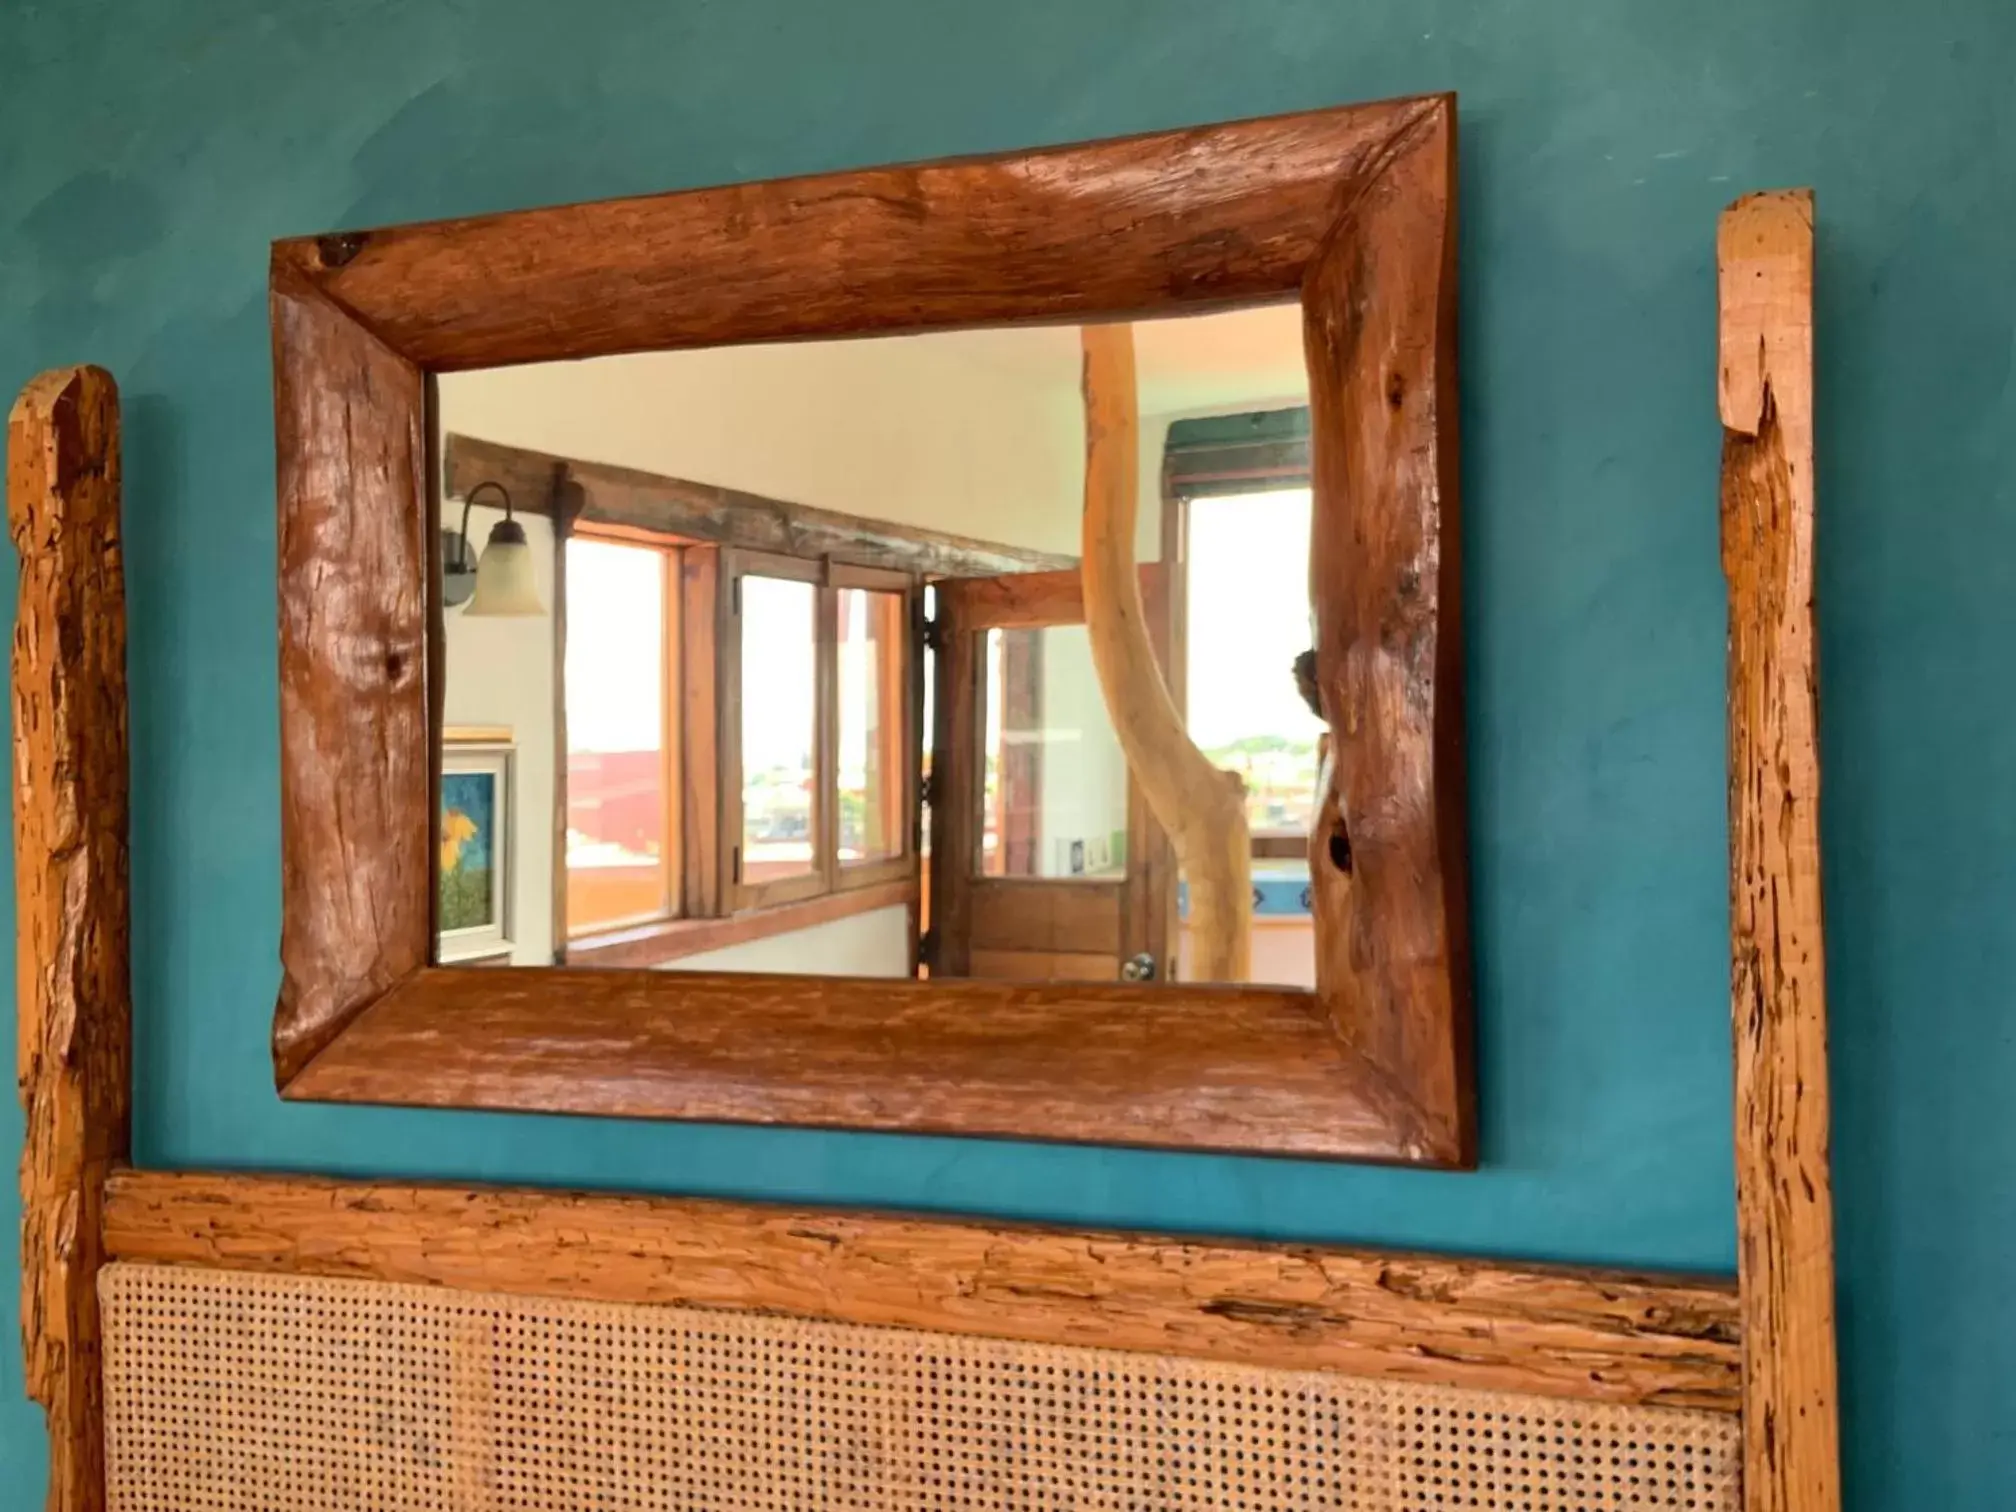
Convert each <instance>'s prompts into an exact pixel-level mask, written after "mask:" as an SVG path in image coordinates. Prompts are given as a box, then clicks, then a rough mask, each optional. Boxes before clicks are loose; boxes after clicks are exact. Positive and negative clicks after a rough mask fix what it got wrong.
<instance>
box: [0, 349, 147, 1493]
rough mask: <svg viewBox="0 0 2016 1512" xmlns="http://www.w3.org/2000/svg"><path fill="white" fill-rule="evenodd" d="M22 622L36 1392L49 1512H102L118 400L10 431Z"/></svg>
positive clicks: (120, 1071) (24, 965) (69, 382)
mask: <svg viewBox="0 0 2016 1512" xmlns="http://www.w3.org/2000/svg"><path fill="white" fill-rule="evenodd" d="M7 520H8V528H9V531H10V533H11V534H12V536H13V540H14V549H15V550H16V551H17V552H18V553H19V555H20V564H21V576H20V595H19V598H18V600H17V602H16V607H15V617H14V659H13V690H14V889H15V894H14V896H15V930H16V946H15V952H16V955H15V969H16V976H15V991H16V999H15V1001H16V1013H17V1020H16V1036H17V1045H16V1074H17V1076H18V1078H19V1092H20V1098H21V1107H22V1111H23V1113H24V1115H25V1119H26V1133H25V1138H24V1140H23V1144H22V1150H21V1343H22V1350H23V1354H24V1356H25V1370H24V1385H25V1387H26V1390H27V1393H28V1395H29V1396H30V1397H31V1398H33V1399H34V1400H35V1401H37V1402H40V1403H41V1404H42V1406H43V1408H44V1409H45V1411H46V1413H47V1417H48V1425H49V1493H48V1506H49V1507H50V1509H51V1512H97V1509H99V1508H101V1507H102V1506H103V1505H104V1498H105V1484H104V1480H105V1471H104V1413H103V1408H104V1403H103V1393H102V1388H101V1385H100V1370H99V1328H98V1294H97V1275H98V1267H99V1265H100V1263H101V1261H102V1259H103V1253H102V1248H101V1244H100V1231H101V1221H100V1220H101V1212H102V1200H103V1193H104V1184H105V1179H106V1177H107V1175H108V1174H109V1172H110V1170H111V1168H112V1166H113V1165H114V1163H115V1162H117V1161H120V1160H123V1159H124V1158H125V1156H126V1148H127V1129H128V1090H127V1089H128V1086H129V1084H130V1082H131V1079H132V1077H131V1071H132V1052H131V1041H130V1034H131V1023H132V995H131V984H130V981H129V978H128V967H127V946H128V939H129V927H128V926H129V906H128V896H129V893H128V867H127V853H126V821H127V764H128V761H127V742H126V599H125V577H124V569H123V568H122V566H121V550H120V544H119V397H118V390H117V388H116V386H115V385H114V383H113V381H112V375H111V374H109V373H107V372H105V371H104V370H103V369H102V368H93V367H81V368H66V369H61V370H59V371H56V372H50V373H44V374H43V375H41V376H40V377H38V378H36V379H35V380H34V381H33V382H31V383H30V384H29V385H28V386H27V388H26V389H24V390H23V391H22V394H21V396H20V398H19V400H18V401H17V402H16V403H15V405H14V408H13V411H12V413H11V415H10V416H9V419H8V425H7Z"/></svg>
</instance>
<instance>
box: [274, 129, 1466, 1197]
mask: <svg viewBox="0 0 2016 1512" xmlns="http://www.w3.org/2000/svg"><path fill="white" fill-rule="evenodd" d="M1455 149H1456V116H1455V102H1454V99H1453V97H1451V96H1447V95H1435V96H1425V97H1419V98H1413V99H1405V100H1395V101H1386V102H1381V103H1377V104H1368V105H1354V106H1346V107H1342V108H1338V109H1332V110H1321V111H1314V112H1309V113H1305V114H1300V115H1290V116H1280V117H1273V118H1268V119H1263V120H1254V121H1244V122H1235V123H1231V124H1227V125H1217V126H1208V127H1200V128H1195V129H1186V130H1179V131H1169V132H1162V133H1157V134H1153V135H1147V136H1141V137H1134V138H1127V139H1122V140H1116V141H1108V142H1095V143H1090V144H1084V145H1079V146H1071V147H1062V148H1054V149H1047V150H1042V151H1036V152H1022V153H1011V154H1007V155H1004V156H999V157H992V158H982V159H971V160H963V161H953V162H946V163H939V164H929V165H924V166H911V167H900V168H884V169H871V170H866V171H859V172H847V173H836V174H827V175H822V176H818V177H814V178H808V179H798V180H784V181H778V182H773V183H767V184H755V185H749V184H743V185H734V186H729V187H726V188H720V189H703V190H695V191H690V192H685V193H675V194H665V195H658V196H652V197H645V198H639V199H630V200H619V201H610V202H605V203H600V204H587V205H572V206H565V207H560V208H554V209H544V210H532V211H525V212H519V213H512V214H503V215H491V216H482V217H477V218H474V219H469V220H458V221H443V222H434V223H430V224H422V225H411V226H401V227H391V228H386V229H382V230H376V231H363V232H337V233H331V234H327V235H321V236H309V237H302V238H297V239H294V240H289V241H283V242H279V243H277V244H275V246H274V248H273V258H272V278H271V310H272V325H273V350H274V367H275V383H274V394H275V413H276V455H277V460H278V475H279V514H280V523H279V539H280V574H279V597H280V604H281V612H280V682H281V719H282V731H281V796H282V834H281V844H282V852H283V859H284V865H283V869H282V878H283V884H282V885H283V897H282V903H283V907H282V916H283V919H282V940H281V956H282V964H283V968H284V980H283V985H282V988H281V993H280V998H279V1003H278V1007H277V1009H276V1013H275V1018H274V1025H273V1049H274V1065H275V1072H276V1079H277V1081H278V1083H279V1085H280V1087H281V1088H282V1090H283V1092H284V1094H285V1095H286V1096H288V1097H290V1098H298V1099H307V1100H318V1099H319V1100H337V1101H361V1102H390V1103H403V1104H417V1105H430V1106H450V1107H481V1108H493V1109H518V1110H547V1111H561V1112H577V1113H602V1114H612V1115H624V1116H642V1117H663V1118H684V1119H728V1120H734V1121H741V1122H757V1123H779V1122H788V1123H812V1124H826V1125H837V1126H845V1127H855V1128H876V1129H914V1130H931V1131H937V1132H948V1133H964V1134H992V1135H1010V1136H1021V1137H1029V1138H1043V1139H1063V1140H1075V1141H1089V1142H1102V1143H1123V1144H1140V1145H1157V1146H1167V1147H1189V1148H1214V1149H1226V1150H1247V1151H1268V1152H1277V1153H1297V1154H1304V1155H1317V1156H1324V1157H1332V1158H1346V1159H1368V1160H1379V1161H1397V1162H1409V1163H1416V1164H1426V1165H1439V1166H1456V1167H1462V1166H1468V1165H1470V1164H1472V1163H1473V1162H1474V1159H1475V1139H1474V1129H1475V1114H1474V1097H1473V1087H1472V1081H1473V1077H1472V1070H1471V1040H1470V1006H1469V999H1470V967H1469V943H1468V939H1469V929H1468V919H1467V910H1468V898H1467V881H1466V860H1465V857H1466V839H1465V833H1464V827H1465V793H1464V784H1463V776H1462V711H1461V688H1462V681H1463V679H1462V671H1461V643H1462V636H1461V633H1460V628H1459V622H1458V599H1459V592H1458V576H1459V564H1460V561H1461V556H1462V553H1461V550H1460V546H1459V537H1458V531H1457V520H1456V515H1457V478H1456V445H1455V441H1456V433H1455V421H1456V402H1455V400H1456V389H1455V381H1456V377H1455V238H1454V224H1455V192H1456V177H1455ZM835 248H840V249H843V251H842V255H837V256H836V255H835V254H834V251H833V249H835ZM1298 296H1299V298H1300V299H1301V301H1302V305H1303V309H1304V312H1305V322H1304V323H1305V330H1306V332H1307V337H1306V339H1307V344H1308V348H1309V356H1310V365H1311V374H1312V384H1311V441H1312V451H1313V461H1314V483H1315V489H1316V494H1317V500H1318V504H1317V524H1316V528H1315V531H1314V537H1315V540H1314V545H1315V556H1314V561H1313V564H1312V582H1313V584H1314V592H1313V607H1314V610H1315V614H1316V618H1317V621H1318V626H1319V635H1318V644H1317V651H1318V658H1319V675H1320V678H1321V680H1322V682H1323V684H1324V693H1325V699H1326V708H1327V709H1328V710H1329V713H1330V723H1331V726H1332V732H1333V741H1334V742H1335V743H1336V744H1337V746H1338V748H1339V749H1340V751H1341V752H1342V755H1343V759H1340V760H1339V761H1338V762H1336V763H1335V768H1336V770H1335V773H1334V776H1333V783H1332V790H1331V794H1330V801H1329V803H1328V805H1327V806H1326V812H1325V820H1324V822H1325V823H1326V825H1328V826H1330V827H1331V829H1332V830H1334V831H1336V832H1338V833H1341V832H1342V830H1343V827H1344V825H1345V824H1346V822H1347V818H1353V819H1362V820H1364V821H1365V823H1364V825H1363V826H1362V833H1361V832H1355V831H1354V833H1353V835H1352V849H1351V851H1350V855H1351V856H1352V857H1353V858H1354V860H1353V866H1352V869H1351V870H1350V871H1348V872H1347V871H1345V870H1343V869H1342V867H1341V865H1340V866H1339V867H1338V868H1335V869H1333V872H1332V873H1330V874H1326V875H1319V876H1318V877H1317V878H1316V879H1315V881H1314V883H1313V884H1312V885H1313V887H1314V890H1315V892H1316V894H1317V904H1316V915H1317V982H1318V986H1317V990H1316V991H1315V992H1314V993H1306V992H1294V991H1286V990H1280V989H1270V988H1258V987H1236V986H1221V987H1210V986H1179V985H1168V984H1145V985H1138V986H1137V985H1125V986H1110V987H1106V986H1100V987H1086V986H1082V985H1076V984H1047V985H1035V984H1027V983H1017V984H999V983H988V982H977V981H910V982H903V981H895V982H872V983H863V982H853V981H846V980H837V979H810V978H803V977H790V978H786V977H748V976H734V975H728V976H722V975H716V974H710V973H669V974H668V973H654V972H619V971H607V972H580V971H572V972H570V971H559V970H552V969H541V968H523V969H518V970H514V971H512V972H497V971H466V970H464V971H457V970H453V969H448V968H440V967H435V966H432V965H430V964H429V960H430V954H431V950H432V946H433V936H434V931H433V918H432V911H433V906H434V905H433V897H434V893H433V888H432V885H431V883H432V867H431V865H430V860H431V845H432V837H433V828H434V824H435V813H434V809H435V790H434V776H433V769H434V762H433V757H432V749H433V742H432V739H431V735H432V732H433V730H434V729H435V728H437V727H438V725H439V722H440V720H439V712H440V711H439V698H440V692H439V690H440V684H441V670H442V669H441V662H440V656H441V642H440V637H439V635H438V633H434V632H438V628H439V620H440V612H441V606H440V602H439V596H438V592H437V590H436V587H435V585H436V583H437V582H438V567H439V564H438V561H436V560H435V558H436V556H437V555H438V549H439V548H438V536H437V534H436V532H435V531H434V529H433V524H434V521H433V519H432V518H431V514H432V511H431V510H430V507H429V499H430V497H431V488H430V484H431V481H432V478H431V471H432V462H433V459H432V457H431V456H430V454H429V440H428V438H429V434H430V429H429V425H428V415H427V399H428V390H429V383H430V375H432V374H435V373H440V372H446V371H453V370H458V369H469V368H479V367H489V366H497V365H505V364H515V363H529V362H547V361H559V360H567V359H576V358H586V357H597V356H607V355H613V354H617V353H623V352H637V351H649V350H673V349H679V348H687V347H696V346H707V345H717V344H732V343H743V342H756V341H775V340H785V339H793V338H816V337H831V336H841V335H864V334H870V333H890V332H896V331H904V330H927V329H949V328H957V327H968V326H986V325H1003V324H1010V323H1015V322H1022V321H1048V322H1053V323H1055V322H1065V323H1085V322H1097V321H1104V320H1134V319H1148V318H1155V317H1164V316H1172V315H1180V314H1184V313H1202V312H1206V311H1210V310H1215V309H1225V308H1229V307H1233V306H1238V305H1241V304H1251V303H1261V302H1266V301H1270V300H1281V299H1290V298H1296V297H1298ZM1368 516H1369V517H1371V518H1373V519H1376V521H1377V526H1376V528H1367V529H1353V528H1352V525H1353V521H1354V520H1355V521H1357V522H1359V523H1360V524H1362V523H1363V522H1364V520H1365V519H1366V518H1367V517H1368ZM700 555H703V554H700V553H690V554H689V563H690V561H691V560H692V559H693V558H694V557H696V556H700ZM1375 643H1376V644H1377V645H1378V646H1379V647H1380V654H1379V655H1378V656H1371V655H1366V654H1361V653H1362V652H1363V651H1365V650H1366V648H1368V647H1370V646H1371V645H1373V644H1375ZM1347 709H1350V710H1353V711H1363V710H1373V709H1376V710H1378V711H1380V712H1379V717H1377V718H1374V719H1365V718H1359V717H1356V716H1355V714H1354V717H1352V718H1349V719H1346V718H1345V717H1344V711H1345V710H1347ZM692 786H693V784H692V783H691V782H689V783H688V788H689V790H690V789H691V788H692ZM1325 843H1326V837H1325V836H1324V835H1321V834H1319V835H1317V836H1315V837H1313V838H1312V851H1313V853H1315V854H1318V855H1322V854H1328V855H1341V854H1343V852H1342V851H1341V849H1340V848H1338V847H1336V846H1335V845H1334V844H1333V845H1330V846H1329V847H1328V848H1327V849H1325V848H1324V847H1325ZM689 880H691V879H690V877H689ZM899 1089H900V1092H901V1095H895V1094H896V1093H897V1092H898V1090H899Z"/></svg>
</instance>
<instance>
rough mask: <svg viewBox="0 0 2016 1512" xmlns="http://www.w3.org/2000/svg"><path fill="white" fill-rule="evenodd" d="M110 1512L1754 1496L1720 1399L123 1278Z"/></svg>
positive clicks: (110, 1318)
mask: <svg viewBox="0 0 2016 1512" xmlns="http://www.w3.org/2000/svg"><path fill="white" fill-rule="evenodd" d="M100 1291H101V1295H102V1297H103V1299H104V1339H105V1379H106V1439H107V1450H108V1455H107V1457H108V1460H109V1465H108V1471H107V1475H108V1481H109V1489H110V1504H111V1508H112V1512H199V1509H200V1512H223V1509H230V1512H246V1509H261V1512H309V1509H314V1512H330V1509H338V1508H343V1509H351V1508H355V1509H371V1512H419V1509H433V1508H441V1509H455V1512H465V1509H477V1508H483V1509H493V1508H494V1509H510V1512H534V1509H536V1512H582V1509H590V1508H593V1509H598V1512H601V1509H607V1512H628V1509H639V1508H652V1509H659V1508H679V1509H692V1512H743V1509H755V1508H764V1509H770V1508H808V1509H834V1512H838V1509H846V1508H860V1509H873V1512H886V1509H896V1508H902V1509H912V1508H915V1509H920V1512H921V1509H960V1512H978V1509H1009V1508H1014V1509H1035V1508H1066V1507H1068V1508H1081V1509H1090V1508H1113V1509H1121V1508H1135V1509H1193V1508H1199V1509H1201V1508H1209V1509H1213V1512H1260V1509H1276V1508H1280V1509H1305V1508H1335V1509H1342V1512H1403V1509H1404V1512H1414V1509H1422V1512H1438V1509H1457V1508H1503V1509H1508V1512H1510V1509H1517V1512H1610V1509H1619V1512H1623V1509H1630V1512H1665V1509H1676V1512H1677V1509H1689V1512H1706V1509H1711V1508H1727V1509H1732V1512H1733V1509H1735V1508H1736V1507H1737V1495H1736V1454H1737V1425H1736V1422H1735V1420H1734V1419H1732V1418H1726V1417H1719V1416H1716V1415H1713V1414H1709V1413H1697V1412H1685V1411H1676V1410H1672V1409H1661V1408H1628V1407H1606V1406H1595V1405H1590V1404H1587V1403H1574V1402H1560V1401H1550V1400H1543V1399H1539V1398H1532V1397H1516V1396H1505V1395H1499V1394H1496V1393H1491V1392H1480V1391H1468V1390H1456V1389H1451V1388H1446V1387H1428V1386H1412V1385H1404V1384H1398V1383H1394V1382H1389V1381H1369V1380H1358V1379H1352V1378H1348V1377H1340V1376H1330V1375H1317V1374H1307V1373H1301V1372H1293V1371H1273V1370H1266V1369H1259V1368H1252V1367H1243V1366H1229V1365H1217V1364H1211V1363H1207V1362H1203V1361H1197V1360H1186V1359H1173V1358H1166V1357H1163V1356H1157V1355H1142V1354H1125V1353H1117V1352H1113V1351H1109V1350H1097V1349H1079V1348H1068V1347H1052V1346H1045V1345H1034V1344H1016V1343H1008V1342H1002V1341H997V1340H991V1339H975V1338H968V1337H964V1336H961V1335H956V1334H938V1333H922V1332H911V1331H907V1330H900V1329H883V1328H863V1327H855V1326H851V1325H845V1324H830V1323H810V1322H801V1321H797V1320H793V1319H786V1318H768V1317H760V1316H754V1315H750V1314H742V1313H717V1312H703V1311H695V1310H689V1309H684V1308H673V1307H632V1306H616V1305H608V1304H602V1303H593V1302H572V1301H565V1300H555V1299H548V1298H525V1297H506V1296H494V1295H489V1294H485V1293H475V1292H462V1291H451V1290H446V1289H442V1288H435V1287H416V1286H395V1285H390V1284H385V1283H378V1282H350V1281H328V1280H321V1279H316V1278H308V1277H288V1276H260V1275H251V1274H245V1273H241V1272H232V1271H211V1270H185V1269H173V1268H166V1267H156V1266H139V1265H114V1266H110V1267H108V1268H107V1269H106V1270H105V1271H104V1272H102V1273H101V1277H100Z"/></svg>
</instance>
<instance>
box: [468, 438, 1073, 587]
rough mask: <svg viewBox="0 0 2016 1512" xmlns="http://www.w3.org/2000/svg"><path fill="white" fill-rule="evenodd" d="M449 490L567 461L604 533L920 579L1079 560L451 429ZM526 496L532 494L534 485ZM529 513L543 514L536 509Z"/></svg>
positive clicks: (511, 480) (588, 517)
mask: <svg viewBox="0 0 2016 1512" xmlns="http://www.w3.org/2000/svg"><path fill="white" fill-rule="evenodd" d="M447 451H448V473H447V488H448V492H449V494H450V495H451V496H460V495H461V494H464V493H466V492H467V491H468V490H469V489H471V488H474V487H475V486H476V485H477V484H478V483H479V482H483V481H485V480H489V481H497V482H502V483H503V484H504V486H505V487H506V488H508V489H510V491H511V496H512V497H513V498H514V499H515V498H518V497H520V495H519V488H520V487H521V486H523V487H526V488H531V489H535V490H536V488H537V486H538V480H539V479H540V477H541V476H542V475H547V474H550V473H553V472H555V471H557V470H559V469H565V471H566V474H567V477H568V478H569V479H570V480H571V481H572V482H573V483H574V484H576V485H577V486H578V487H579V488H580V490H581V512H580V519H581V520H582V521H583V523H585V524H587V525H589V526H590V527H592V528H595V529H597V530H599V531H602V532H608V531H610V530H620V531H637V532H641V533H643V534H645V535H650V536H677V537H678V538H679V539H681V540H688V541H706V542H710V543H712V544H714V545H717V546H735V547H740V548H742V549H743V550H747V551H767V552H776V553H780V554H782V555H785V556H795V557H804V558H808V559H811V560H815V561H818V560H829V559H830V560H832V561H835V562H845V563H847V564H849V565H851V566H856V567H870V568H880V569H886V570H888V571H892V572H902V573H909V574H916V575H921V576H927V577H945V576H976V575H980V574H984V573H992V572H1036V571H1042V570H1045V569H1054V568H1065V567H1071V566H1075V565H1076V564H1075V563H1074V562H1073V560H1072V559H1071V558H1070V557H1068V556H1063V555H1060V554H1058V553H1056V552H1053V551H1031V550H1028V549H1027V548H1024V547H1020V546H1006V545H1002V544H1001V543H999V542H996V541H983V540H979V539H977V538H975V537H973V536H963V535H958V534H955V533H954V532H952V531H948V530H932V529H930V528H928V527H926V526H921V525H902V524H898V523H896V522H895V521H893V520H872V519H869V518H868V517H866V516H865V515H851V514H843V513H841V512H840V511H838V510H832V509H818V508H815V507H813V506H812V505H809V504H794V503H792V502H790V501H789V500H787V499H773V498H770V497H768V496H766V495H764V494H754V493H748V492H745V491H743V490H742V489H738V488H721V487H718V486H716V485H715V484H712V483H694V482H690V481H688V480H687V479H684V478H673V477H667V476H664V475H663V474H659V473H651V472H641V471H639V470H637V469H635V468H628V467H615V466H611V465H609V464H607V463H602V462H588V461H582V460H576V459H573V458H566V457H556V456H553V455H551V454H550V453H547V452H539V451H529V450H527V449H525V448H524V447H518V446H506V445H504V444H503V443H502V442H497V441H481V440H477V439H476V438H474V437H472V436H457V435H450V436H449V437H448V443H447ZM525 497H528V498H533V499H537V498H538V497H539V495H538V494H537V493H536V492H533V493H529V494H527V495H525ZM533 512H538V513H543V512H544V511H543V509H542V510H535V511H533Z"/></svg>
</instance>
